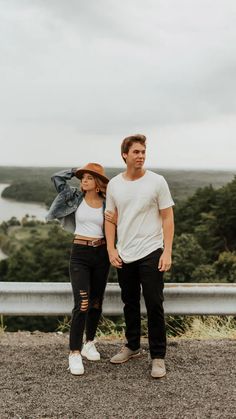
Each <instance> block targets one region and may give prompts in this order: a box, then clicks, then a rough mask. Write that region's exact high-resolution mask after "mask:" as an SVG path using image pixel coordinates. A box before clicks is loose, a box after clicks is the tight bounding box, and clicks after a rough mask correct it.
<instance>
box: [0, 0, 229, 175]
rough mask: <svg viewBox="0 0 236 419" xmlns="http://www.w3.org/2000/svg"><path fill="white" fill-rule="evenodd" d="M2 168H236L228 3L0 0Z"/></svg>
mask: <svg viewBox="0 0 236 419" xmlns="http://www.w3.org/2000/svg"><path fill="white" fill-rule="evenodd" d="M0 61H1V67H0V142H1V147H0V165H18V166H22V165H25V166H34V165H35V166H36V165H37V166H68V167H74V166H80V165H83V164H84V163H87V162H88V161H97V162H100V163H102V164H104V165H105V166H122V165H123V164H122V160H121V157H120V143H121V140H122V139H123V138H124V137H126V136H127V135H130V134H134V133H142V134H145V135H146V136H147V139H148V148H147V165H148V166H153V167H161V168H163V167H166V168H172V167H173V168H218V169H225V168H226V169H227V168H229V169H236V1H235V0H145V2H144V1H143V0H126V1H117V0H99V1H98V0H89V1H86V0H83V1H82V0H67V1H66V0H34V1H32V0H20V1H19V0H10V1H9V0H0Z"/></svg>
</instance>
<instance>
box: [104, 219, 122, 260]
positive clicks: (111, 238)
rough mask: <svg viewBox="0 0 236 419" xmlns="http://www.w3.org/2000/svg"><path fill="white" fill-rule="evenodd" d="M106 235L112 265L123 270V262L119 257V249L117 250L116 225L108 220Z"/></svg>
mask: <svg viewBox="0 0 236 419" xmlns="http://www.w3.org/2000/svg"><path fill="white" fill-rule="evenodd" d="M105 235H106V241H107V251H108V255H109V260H110V263H111V264H112V265H113V266H115V267H116V268H121V267H122V260H121V258H120V257H119V255H118V251H117V249H116V248H115V237H116V225H115V224H114V223H112V222H110V221H107V220H105Z"/></svg>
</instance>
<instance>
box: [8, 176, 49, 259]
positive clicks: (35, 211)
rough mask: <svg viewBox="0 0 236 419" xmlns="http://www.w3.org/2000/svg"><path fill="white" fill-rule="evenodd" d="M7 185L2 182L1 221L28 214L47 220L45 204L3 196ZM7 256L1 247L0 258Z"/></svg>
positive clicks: (19, 218) (19, 217)
mask: <svg viewBox="0 0 236 419" xmlns="http://www.w3.org/2000/svg"><path fill="white" fill-rule="evenodd" d="M7 186H9V185H8V184H6V183H0V223H2V222H3V221H8V220H10V218H11V217H16V218H17V219H18V220H21V219H22V218H23V217H24V216H25V215H26V214H28V215H29V216H34V217H36V218H37V219H38V220H41V221H45V216H46V214H47V209H46V208H45V206H44V205H41V204H35V203H32V202H30V203H29V202H18V201H14V200H13V199H6V198H3V197H2V196H1V195H2V192H3V191H4V189H5V188H6V187H7ZM6 258H7V255H5V254H4V253H3V251H2V250H1V249H0V260H3V259H6Z"/></svg>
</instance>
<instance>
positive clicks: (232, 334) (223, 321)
mask: <svg viewBox="0 0 236 419" xmlns="http://www.w3.org/2000/svg"><path fill="white" fill-rule="evenodd" d="M177 337H178V338H184V339H236V318H235V317H233V316H223V317H221V316H194V317H192V318H191V319H188V324H187V326H186V330H185V331H184V332H183V333H181V334H179V335H177Z"/></svg>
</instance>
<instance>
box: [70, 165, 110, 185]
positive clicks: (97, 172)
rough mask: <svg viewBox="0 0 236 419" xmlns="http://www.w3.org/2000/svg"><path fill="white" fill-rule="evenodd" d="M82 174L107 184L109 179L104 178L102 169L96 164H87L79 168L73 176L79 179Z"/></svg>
mask: <svg viewBox="0 0 236 419" xmlns="http://www.w3.org/2000/svg"><path fill="white" fill-rule="evenodd" d="M84 173H90V174H91V175H93V176H97V177H99V178H100V179H101V180H102V181H103V182H104V183H108V182H109V179H108V177H106V174H105V170H104V167H103V166H101V165H100V164H98V163H88V164H86V165H85V166H83V167H81V168H79V169H77V170H76V172H75V176H76V177H77V178H79V179H81V178H82V176H83V174H84Z"/></svg>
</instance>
